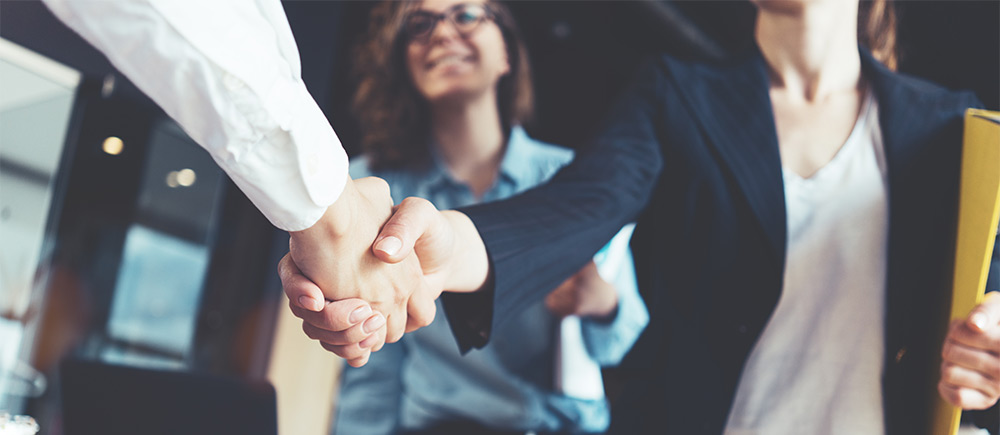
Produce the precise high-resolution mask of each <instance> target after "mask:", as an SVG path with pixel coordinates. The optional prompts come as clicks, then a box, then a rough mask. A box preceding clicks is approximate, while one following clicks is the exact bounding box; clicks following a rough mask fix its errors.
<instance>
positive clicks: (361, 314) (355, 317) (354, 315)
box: [347, 305, 372, 324]
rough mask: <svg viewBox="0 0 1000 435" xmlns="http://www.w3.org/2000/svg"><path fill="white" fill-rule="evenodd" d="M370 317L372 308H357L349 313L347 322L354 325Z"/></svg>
mask: <svg viewBox="0 0 1000 435" xmlns="http://www.w3.org/2000/svg"><path fill="white" fill-rule="evenodd" d="M370 315H372V307H369V306H368V305H365V306H363V307H358V308H357V309H356V310H354V311H353V312H351V317H349V318H348V319H347V320H348V321H349V322H351V324H355V323H358V322H360V321H362V320H365V319H367V318H368V316H370Z"/></svg>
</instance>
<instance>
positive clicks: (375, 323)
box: [361, 313, 385, 334]
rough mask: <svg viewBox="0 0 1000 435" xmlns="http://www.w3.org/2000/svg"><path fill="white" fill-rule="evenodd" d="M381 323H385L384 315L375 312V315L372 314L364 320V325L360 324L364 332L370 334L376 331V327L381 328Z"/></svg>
mask: <svg viewBox="0 0 1000 435" xmlns="http://www.w3.org/2000/svg"><path fill="white" fill-rule="evenodd" d="M382 325H385V316H383V315H382V314H381V313H376V314H375V316H373V317H372V318H371V319H368V321H367V322H365V324H364V326H362V328H361V329H363V330H364V331H365V334H371V333H373V332H375V331H378V329H379V328H381V327H382Z"/></svg>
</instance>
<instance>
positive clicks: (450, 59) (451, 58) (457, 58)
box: [431, 54, 466, 67]
mask: <svg viewBox="0 0 1000 435" xmlns="http://www.w3.org/2000/svg"><path fill="white" fill-rule="evenodd" d="M465 59H466V57H465V56H462V55H459V54H452V55H448V56H444V57H441V58H438V59H437V60H435V61H434V62H431V66H432V67H434V66H438V65H441V64H443V63H458V62H462V61H465Z"/></svg>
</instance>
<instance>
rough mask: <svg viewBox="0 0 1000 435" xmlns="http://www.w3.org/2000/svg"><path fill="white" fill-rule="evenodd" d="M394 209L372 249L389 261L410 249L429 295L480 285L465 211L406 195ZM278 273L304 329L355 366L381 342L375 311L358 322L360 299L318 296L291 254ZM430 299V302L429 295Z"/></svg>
mask: <svg viewBox="0 0 1000 435" xmlns="http://www.w3.org/2000/svg"><path fill="white" fill-rule="evenodd" d="M360 181H361V180H359V182H360ZM338 202H339V201H338ZM394 210H395V213H394V215H393V217H392V219H391V220H390V221H389V222H388V223H386V224H385V226H384V227H383V229H382V233H381V234H380V235H379V237H378V239H377V242H376V243H375V244H374V245H373V246H372V247H371V248H370V249H372V252H374V253H375V254H376V255H377V256H379V257H380V258H382V259H384V260H385V261H386V262H387V263H390V264H395V263H401V262H405V261H408V260H409V259H412V258H414V255H411V254H414V253H415V254H416V255H417V256H419V262H420V265H421V266H422V270H421V273H422V274H423V282H424V284H426V285H427V291H426V293H427V294H431V295H434V297H436V296H437V295H439V294H440V292H441V290H442V289H444V288H447V289H449V290H452V291H474V290H476V289H478V288H480V287H482V286H483V284H484V283H485V281H486V277H487V275H488V270H489V265H488V262H487V257H486V248H485V246H484V245H483V243H482V240H481V239H480V238H479V233H478V232H476V230H475V226H474V225H473V224H472V221H470V220H469V219H468V217H466V216H465V215H464V214H461V213H458V212H453V211H445V212H439V211H438V210H437V209H436V208H434V206H433V205H431V204H430V203H429V202H427V201H426V200H422V199H418V198H407V199H406V200H404V201H403V202H402V203H401V204H400V205H399V206H397V207H395V209H394ZM390 238H391V239H390ZM387 239H390V240H387ZM392 239H394V240H392ZM279 275H280V276H281V282H282V285H283V286H284V288H285V293H286V294H288V297H289V304H290V305H291V307H292V312H293V313H294V314H295V315H296V316H298V317H299V318H301V319H303V330H304V331H305V332H306V334H307V335H309V336H310V337H312V338H314V339H317V340H320V341H321V343H322V345H323V347H324V348H325V349H327V350H329V351H331V352H333V353H335V354H337V355H339V356H341V357H343V358H345V359H347V360H348V363H349V364H351V365H352V366H354V367H360V366H362V365H364V364H365V363H366V362H367V361H368V358H369V357H370V353H371V351H376V350H378V349H380V348H381V347H382V342H381V341H380V339H379V337H378V334H380V333H381V334H383V336H384V333H383V332H381V330H378V329H376V328H377V322H378V321H377V320H374V321H373V319H375V318H377V317H378V316H379V314H378V313H377V312H376V311H373V312H372V315H371V316H369V317H368V318H367V320H365V321H364V322H363V323H361V324H360V325H359V322H360V320H359V319H361V318H362V317H364V315H363V314H364V313H366V312H367V311H365V310H364V302H363V301H362V300H361V299H344V300H339V301H335V302H325V301H323V299H325V298H328V297H329V296H324V295H323V292H321V291H320V288H321V287H322V286H318V285H317V284H316V283H314V282H313V281H311V280H310V279H309V278H308V277H306V275H304V274H303V273H302V271H301V270H299V268H298V267H296V262H294V261H292V258H291V254H289V255H287V256H286V258H284V259H282V261H281V264H279ZM362 299H363V298H362ZM431 304H432V307H433V301H432V302H431ZM356 310H361V311H356ZM354 313H357V314H356V315H355V317H352V316H351V315H352V314H354ZM368 322H375V323H373V324H368ZM410 326H420V325H410ZM383 329H384V328H383ZM408 329H412V328H408ZM373 330H374V331H373ZM372 337H375V338H372Z"/></svg>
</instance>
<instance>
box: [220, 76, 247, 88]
mask: <svg viewBox="0 0 1000 435" xmlns="http://www.w3.org/2000/svg"><path fill="white" fill-rule="evenodd" d="M222 84H223V85H224V86H225V87H226V89H229V90H230V91H235V90H237V89H239V88H241V87H243V81H242V80H240V79H238V78H236V76H234V75H232V74H230V73H225V74H224V75H223V76H222Z"/></svg>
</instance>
